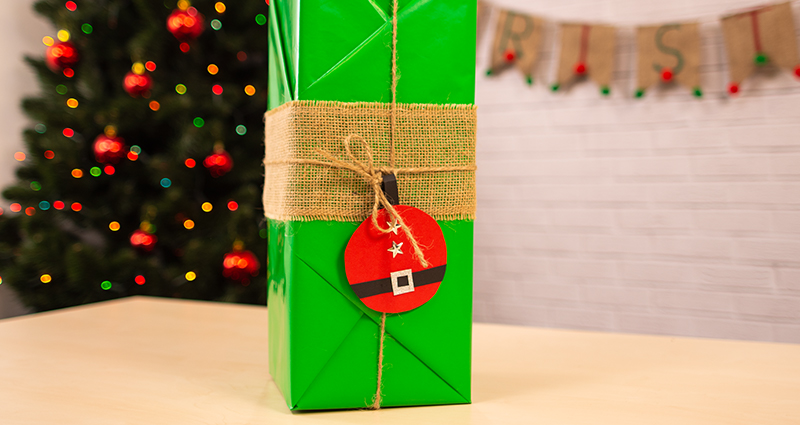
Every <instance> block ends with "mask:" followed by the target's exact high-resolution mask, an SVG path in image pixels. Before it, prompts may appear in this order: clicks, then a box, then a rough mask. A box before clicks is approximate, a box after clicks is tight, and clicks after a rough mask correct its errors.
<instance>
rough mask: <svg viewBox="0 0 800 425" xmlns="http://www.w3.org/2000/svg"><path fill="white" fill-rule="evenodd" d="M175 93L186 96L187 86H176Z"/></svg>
mask: <svg viewBox="0 0 800 425" xmlns="http://www.w3.org/2000/svg"><path fill="white" fill-rule="evenodd" d="M175 91H176V92H177V93H178V94H184V93H186V86H184V85H183V84H178V85H177V86H175Z"/></svg>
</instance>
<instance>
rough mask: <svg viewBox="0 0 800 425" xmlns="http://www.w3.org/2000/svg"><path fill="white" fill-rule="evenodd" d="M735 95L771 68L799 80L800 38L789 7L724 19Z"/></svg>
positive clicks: (723, 31)
mask: <svg viewBox="0 0 800 425" xmlns="http://www.w3.org/2000/svg"><path fill="white" fill-rule="evenodd" d="M722 34H723V36H724V37H725V49H726V52H727V54H728V72H729V75H730V85H729V86H728V90H729V91H730V92H731V93H732V94H733V93H736V92H738V91H739V84H740V83H741V82H742V81H744V79H746V78H747V77H749V76H750V75H751V74H752V73H753V72H755V71H756V69H758V68H761V67H764V66H767V65H771V66H774V67H777V68H784V69H789V70H794V72H795V74H797V75H798V76H800V67H798V65H800V64H798V54H797V38H796V37H797V36H796V33H795V29H794V20H793V19H792V6H791V4H790V3H781V4H775V5H769V6H764V7H760V8H758V9H753V10H749V11H747V12H742V13H737V14H735V15H730V16H726V17H724V18H722Z"/></svg>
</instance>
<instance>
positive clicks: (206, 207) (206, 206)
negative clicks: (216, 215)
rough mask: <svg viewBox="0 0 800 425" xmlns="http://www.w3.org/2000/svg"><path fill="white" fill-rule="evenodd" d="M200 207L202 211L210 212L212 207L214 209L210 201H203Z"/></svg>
mask: <svg viewBox="0 0 800 425" xmlns="http://www.w3.org/2000/svg"><path fill="white" fill-rule="evenodd" d="M200 208H201V209H202V210H203V211H204V212H211V210H213V209H214V206H213V205H211V202H203V205H201V206H200Z"/></svg>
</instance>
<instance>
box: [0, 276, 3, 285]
mask: <svg viewBox="0 0 800 425" xmlns="http://www.w3.org/2000/svg"><path fill="white" fill-rule="evenodd" d="M2 284H3V277H2V276H0V285H2Z"/></svg>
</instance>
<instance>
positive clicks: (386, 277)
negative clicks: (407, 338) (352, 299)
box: [344, 205, 447, 313]
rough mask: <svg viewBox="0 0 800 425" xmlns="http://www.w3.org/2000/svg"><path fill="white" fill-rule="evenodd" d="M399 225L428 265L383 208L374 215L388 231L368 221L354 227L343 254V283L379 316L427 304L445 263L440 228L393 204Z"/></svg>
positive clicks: (410, 209) (421, 214)
mask: <svg viewBox="0 0 800 425" xmlns="http://www.w3.org/2000/svg"><path fill="white" fill-rule="evenodd" d="M394 209H395V211H397V213H398V214H400V217H402V219H403V222H404V223H405V224H406V226H408V228H409V229H411V233H412V234H413V235H414V238H415V239H416V240H417V244H419V246H420V248H421V249H422V254H423V255H424V257H425V259H426V260H427V261H428V263H429V264H428V266H427V267H423V266H422V264H421V263H420V261H419V259H418V258H417V257H416V256H415V255H414V248H413V247H412V246H411V242H409V240H408V237H407V236H406V234H405V232H404V231H403V229H402V228H401V227H400V225H399V224H397V223H395V222H394V220H390V219H389V214H388V213H387V212H386V210H380V211H378V217H377V219H378V224H379V225H381V226H388V227H392V228H393V230H392V231H391V232H389V233H382V232H381V231H380V230H378V229H375V227H374V226H373V225H372V217H369V218H367V219H366V220H364V222H363V223H361V225H360V226H358V229H356V231H355V232H354V233H353V236H351V237H350V242H348V243H347V248H345V250H344V270H345V273H346V274H347V281H348V282H349V283H350V287H351V288H352V289H353V291H354V292H355V293H356V295H357V296H358V298H360V299H361V301H363V302H364V304H366V306H367V307H369V308H371V309H373V310H375V311H380V312H383V313H402V312H404V311H408V310H412V309H415V308H417V307H419V306H421V305H422V304H425V303H426V302H428V300H430V299H431V298H432V297H433V296H434V295H435V294H436V291H437V290H438V289H439V284H440V283H441V282H442V279H443V278H444V272H445V267H446V264H447V246H446V245H445V242H444V235H443V234H442V229H441V228H439V224H438V223H436V220H434V219H433V217H431V216H429V215H428V214H426V213H425V212H424V211H422V210H420V209H418V208H414V207H409V206H407V205H395V207H394Z"/></svg>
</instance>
